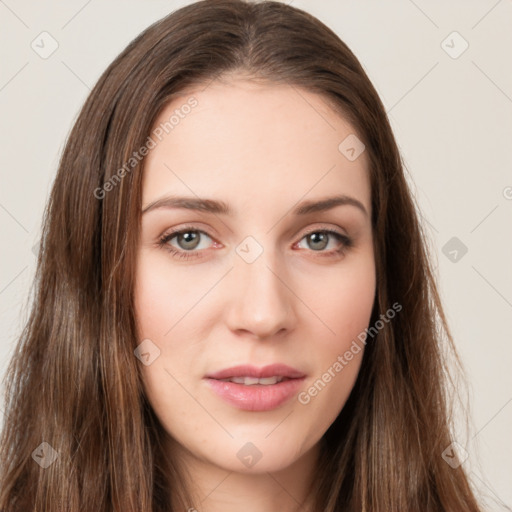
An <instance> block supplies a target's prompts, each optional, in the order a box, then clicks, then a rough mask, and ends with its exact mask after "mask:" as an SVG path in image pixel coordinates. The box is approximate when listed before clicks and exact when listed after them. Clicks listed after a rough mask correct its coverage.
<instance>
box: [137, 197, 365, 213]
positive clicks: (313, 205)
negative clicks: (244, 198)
mask: <svg viewBox="0 0 512 512" xmlns="http://www.w3.org/2000/svg"><path fill="white" fill-rule="evenodd" d="M344 205H350V206H355V207H356V208H358V209H359V210H361V211H362V212H363V213H364V214H365V215H366V216H368V212H367V211H366V208H365V207H364V205H363V203H361V201H359V200H357V199H356V198H354V197H350V196H346V195H339V196H333V197H327V198H325V199H320V200H312V201H303V202H302V203H300V204H299V205H298V206H296V207H295V208H294V209H293V210H292V213H293V214H294V215H308V214H311V213H318V212H324V211H327V210H331V209H333V208H335V207H336V206H344ZM160 208H182V209H186V210H194V211H202V212H208V213H213V214H221V215H233V211H232V209H231V208H230V207H229V206H228V204H227V203H225V202H224V201H218V200H215V199H201V198H199V197H177V196H166V197H162V198H160V199H157V200H156V201H153V202H152V203H150V204H148V205H147V206H146V207H145V208H144V209H143V210H142V214H145V213H148V212H150V211H153V210H156V209H160Z"/></svg>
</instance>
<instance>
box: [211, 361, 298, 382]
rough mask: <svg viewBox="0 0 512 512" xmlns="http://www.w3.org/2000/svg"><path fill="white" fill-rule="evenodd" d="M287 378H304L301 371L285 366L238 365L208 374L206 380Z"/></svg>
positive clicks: (279, 364)
mask: <svg viewBox="0 0 512 512" xmlns="http://www.w3.org/2000/svg"><path fill="white" fill-rule="evenodd" d="M274 376H276V377H288V378H289V379H300V378H302V377H305V374H304V373H302V372H301V371H299V370H297V369H295V368H292V367H291V366H288V365H286V364H281V363H278V364H270V365H268V366H263V367H261V368H258V367H256V366H251V365H247V364H244V365H239V366H232V367H231V368H226V369H224V370H220V371H218V372H214V373H209V374H208V375H206V378H209V379H230V378H231V377H257V378H259V379H263V378H265V377H274Z"/></svg>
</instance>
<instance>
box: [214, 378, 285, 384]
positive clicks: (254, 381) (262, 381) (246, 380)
mask: <svg viewBox="0 0 512 512" xmlns="http://www.w3.org/2000/svg"><path fill="white" fill-rule="evenodd" d="M283 379H284V377H265V378H262V379H258V378H257V377H232V378H231V379H221V380H223V381H225V382H234V383H235V384H243V385H244V386H254V385H256V384H262V385H263V386H271V385H273V384H277V383H278V382H281V381H282V380H283Z"/></svg>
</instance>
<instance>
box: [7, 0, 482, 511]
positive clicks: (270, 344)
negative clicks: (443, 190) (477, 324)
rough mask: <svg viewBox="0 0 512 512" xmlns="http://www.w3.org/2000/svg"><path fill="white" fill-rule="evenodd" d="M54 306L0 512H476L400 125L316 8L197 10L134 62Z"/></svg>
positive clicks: (80, 162)
mask: <svg viewBox="0 0 512 512" xmlns="http://www.w3.org/2000/svg"><path fill="white" fill-rule="evenodd" d="M36 290H37V293H36V296H35V300H34V305H33V309H32V314H31V316H30V319H29V322H28V324H27V325H26V328H25V330H24V332H23V336H22V338H21V340H20V343H19V345H18V349H17V351H16V353H15V354H14V357H13V359H12V362H11V365H10V367H9V369H8V374H7V393H6V407H5V410H6V412H7V416H8V419H7V420H6V423H5V427H4V431H3V435H2V443H1V454H2V457H1V458H2V488H1V491H0V509H1V510H5V511H6V512H7V511H9V512H11V511H21V510H23V511H28V510H38V511H42V510H52V511H53V510H59V511H60V510H66V511H72V512H74V511H76V512H78V511H82V510H105V511H109V510H112V511H122V512H126V511H134V512H135V511H154V512H156V511H170V510H173V511H175V510H189V511H191V510H199V511H216V510H224V511H228V510H234V509H235V507H236V508H237V509H239V508H240V506H244V507H245V508H246V509H247V508H248V507H252V508H251V510H254V511H256V510H266V511H269V510H280V511H292V510H304V511H371V512H384V511H385V512H389V511H405V510H408V511H413V510H418V511H419V510H421V511H460V510H466V511H478V510H480V508H479V506H478V504H477V502H476V499H475V497H474V496H473V493H472V491H471V488H470V485H469V483H468V480H467V477H466V475H465V473H464V471H463V468H462V467H461V465H460V464H459V463H452V464H448V463H447V462H446V457H443V454H444V453H445V451H446V450H447V449H448V450H451V448H450V447H451V446H453V445H452V444H451V443H452V439H451V436H450V425H449V422H448V405H447V399H446V388H445V381H444V375H445V359H444V355H442V354H444V352H442V349H443V347H442V341H443V339H444V338H446V339H447V340H448V342H449V346H450V347H451V337H450V333H449V331H448V327H447V325H446V321H445V318H444V315H443V310H442V307H441V304H440V301H439V297H438V294H437V290H436V285H435V282H434V279H433V275H432V272H431V267H430V263H429V258H428V253H427V249H426V242H425V240H424V236H423V234H422V231H421V228H420V224H419V221H418V214H417V211H416V207H415V204H414V202H413V200H412V197H411V194H410V192H409V189H408V187H407V184H406V181H405V178H404V174H403V169H402V164H401V160H400V155H399V152H398V149H397V145H396V142H395V140H394V137H393V134H392V131H391V128H390V125H389V123H388V120H387V117H386V113H385V110H384V107H383V105H382V103H381V101H380V99H379V97H378V95H377V93H376V91H375V89H374V88H373V86H372V84H371V83H370V81H369V79H368V77H367V76H366V74H365V72H364V71H363V69H362V67H361V65H360V64H359V62H358V61H357V59H356V57H355V56H354V55H353V53H352V52H351V51H350V50H349V49H348V48H347V46H346V45H345V44H344V43H343V42H342V41H340V39H339V38H338V37H337V36H336V35H335V34H334V33H333V32H332V31H331V30H330V29H328V28H327V27H326V26H325V25H323V24H322V23H320V22H319V21H318V20H317V19H315V18H313V17H312V16H311V15H308V14H307V13H305V12H303V11H301V10H299V9H296V8H292V7H290V6H286V5H283V4H280V3H277V2H263V3H255V4H252V3H246V2H243V1H240V0H213V1H211V0H210V1H203V2H197V3H195V4H192V5H189V6H187V7H184V8H182V9H180V10H178V11H176V12H175V13H173V14H171V15H170V16H168V17H166V18H164V19H163V20H161V21H159V22H157V23H155V24H154V25H152V26H151V27H149V28H148V29H147V30H146V31H144V32H143V33H142V34H141V35H140V36H139V37H137V38H136V39H135V40H134V41H133V42H132V43H130V44H129V45H128V47H127V48H126V49H125V50H124V51H123V52H122V53H121V55H119V57H117V58H116V59H115V61H114V62H113V63H112V64H111V65H110V66H109V68H108V69H107V70H106V71H105V73H104V74H103V76H102V77H101V78H100V80H99V82H98V84H97V85H96V87H95V88H94V89H93V91H92V93H91V94H90V96H89V98H88V99H87V101H86V103H85V105H84V107H83V109H82V111H81V113H80V115H79V117H78V119H77V121H76V123H75V126H74V128H73V130H72V132H71V134H70V136H69V139H68V142H67V144H66V147H65V150H64V153H63V155H62V159H61V162H60V167H59V170H58V174H57V178H56V180H55V183H54V186H53V190H52V193H51V197H50V201H49V204H48V209H47V214H46V217H45V223H44V233H43V239H42V243H41V250H40V256H39V261H38V274H37V287H36ZM443 334H444V335H445V336H443ZM450 453H451V452H450ZM248 503H249V504H250V505H248Z"/></svg>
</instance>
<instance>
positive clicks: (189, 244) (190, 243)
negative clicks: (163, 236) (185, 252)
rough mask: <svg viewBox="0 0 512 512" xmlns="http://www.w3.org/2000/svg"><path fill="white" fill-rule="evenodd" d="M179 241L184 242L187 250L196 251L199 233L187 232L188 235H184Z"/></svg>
mask: <svg viewBox="0 0 512 512" xmlns="http://www.w3.org/2000/svg"><path fill="white" fill-rule="evenodd" d="M179 239H180V241H184V248H185V249H194V247H196V246H197V240H199V237H198V236H197V233H194V232H192V231H187V232H186V233H182V234H181V235H180V237H179Z"/></svg>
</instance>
